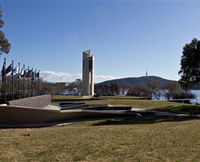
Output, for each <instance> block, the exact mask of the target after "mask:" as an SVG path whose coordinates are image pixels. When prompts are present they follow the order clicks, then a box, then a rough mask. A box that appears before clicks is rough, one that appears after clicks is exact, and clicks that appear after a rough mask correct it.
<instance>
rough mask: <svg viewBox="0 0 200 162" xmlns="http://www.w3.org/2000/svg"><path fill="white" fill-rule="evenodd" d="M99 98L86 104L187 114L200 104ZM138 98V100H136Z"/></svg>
mask: <svg viewBox="0 0 200 162" xmlns="http://www.w3.org/2000/svg"><path fill="white" fill-rule="evenodd" d="M82 97H83V96H68V95H67V96H66V95H54V96H52V99H54V100H56V99H57V100H65V99H66V100H67V99H72V100H73V99H82ZM97 99H99V100H86V101H85V102H86V103H88V104H111V105H125V106H132V107H133V108H142V109H152V110H158V111H168V112H173V113H184V114H189V115H195V114H200V106H197V105H191V104H183V103H177V102H165V101H152V100H142V99H141V98H137V97H134V96H133V97H132V96H101V97H98V98H97ZM137 99H138V100H137Z"/></svg>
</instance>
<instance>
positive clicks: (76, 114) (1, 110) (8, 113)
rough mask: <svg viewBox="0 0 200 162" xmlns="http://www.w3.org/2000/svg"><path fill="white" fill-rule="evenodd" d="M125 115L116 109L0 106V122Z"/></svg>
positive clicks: (29, 121)
mask: <svg viewBox="0 0 200 162" xmlns="http://www.w3.org/2000/svg"><path fill="white" fill-rule="evenodd" d="M116 115H125V113H123V112H116V111H102V110H101V111H96V110H81V109H77V110H63V111H60V110H48V109H36V108H22V107H14V106H1V107H0V124H37V123H47V122H56V121H64V120H68V119H80V118H87V117H107V116H116Z"/></svg>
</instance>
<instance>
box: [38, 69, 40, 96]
mask: <svg viewBox="0 0 200 162" xmlns="http://www.w3.org/2000/svg"><path fill="white" fill-rule="evenodd" d="M38 74H40V70H38ZM38 95H40V76H38Z"/></svg>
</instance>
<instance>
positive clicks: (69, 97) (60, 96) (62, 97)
mask: <svg viewBox="0 0 200 162" xmlns="http://www.w3.org/2000/svg"><path fill="white" fill-rule="evenodd" d="M82 98H83V96H73V95H52V96H51V99H52V100H66V99H82Z"/></svg>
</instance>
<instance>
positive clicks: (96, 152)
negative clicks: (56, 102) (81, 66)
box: [0, 116, 200, 162]
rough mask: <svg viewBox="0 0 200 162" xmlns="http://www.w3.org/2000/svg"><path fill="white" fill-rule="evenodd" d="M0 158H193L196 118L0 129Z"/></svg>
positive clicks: (199, 131)
mask: <svg viewBox="0 0 200 162" xmlns="http://www.w3.org/2000/svg"><path fill="white" fill-rule="evenodd" d="M0 138H1V140H0V145H1V147H0V161H52V162H54V161H141V162H143V161H199V158H200V140H199V138H200V125H199V120H189V119H186V118H172V117H171V118H167V117H153V116H142V117H133V118H130V117H129V118H116V119H109V120H94V121H86V122H80V123H74V124H70V125H66V126H61V127H50V128H32V129H0Z"/></svg>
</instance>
